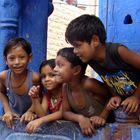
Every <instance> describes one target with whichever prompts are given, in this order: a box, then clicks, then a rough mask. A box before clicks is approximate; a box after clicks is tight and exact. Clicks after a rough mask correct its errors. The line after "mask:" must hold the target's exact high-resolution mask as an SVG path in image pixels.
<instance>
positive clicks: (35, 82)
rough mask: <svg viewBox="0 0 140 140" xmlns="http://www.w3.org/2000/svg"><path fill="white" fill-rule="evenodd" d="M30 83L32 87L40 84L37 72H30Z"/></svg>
mask: <svg viewBox="0 0 140 140" xmlns="http://www.w3.org/2000/svg"><path fill="white" fill-rule="evenodd" d="M32 81H33V84H34V85H38V84H40V74H39V73H37V72H34V71H33V72H32Z"/></svg>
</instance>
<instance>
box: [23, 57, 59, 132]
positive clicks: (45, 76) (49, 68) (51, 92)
mask: <svg viewBox="0 0 140 140" xmlns="http://www.w3.org/2000/svg"><path fill="white" fill-rule="evenodd" d="M54 67H55V60H54V59H50V60H46V61H44V62H42V64H41V66H40V73H41V81H42V86H43V87H44V89H47V92H46V93H45V94H44V95H43V99H42V103H40V100H39V96H38V94H39V89H40V87H39V86H33V87H32V88H31V89H30V92H29V95H30V96H31V98H32V103H33V104H32V107H33V109H34V112H35V113H36V114H37V116H38V117H39V118H38V119H36V120H34V121H31V122H29V123H28V125H27V127H26V130H27V132H28V133H33V132H34V131H35V130H36V129H37V128H38V127H39V126H40V125H41V124H43V123H48V122H51V121H55V120H58V119H61V117H62V111H61V110H62V109H61V105H62V84H61V83H58V82H56V80H55V74H54V70H53V69H54ZM48 111H49V113H50V114H48V115H46V113H47V112H48Z"/></svg>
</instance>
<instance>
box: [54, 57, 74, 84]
mask: <svg viewBox="0 0 140 140" xmlns="http://www.w3.org/2000/svg"><path fill="white" fill-rule="evenodd" d="M55 63H56V66H55V68H54V70H55V74H56V81H58V82H63V83H64V82H70V81H71V79H72V77H73V67H72V65H71V63H70V62H69V61H68V60H67V59H65V58H64V57H62V56H60V55H58V56H57V57H56V59H55Z"/></svg>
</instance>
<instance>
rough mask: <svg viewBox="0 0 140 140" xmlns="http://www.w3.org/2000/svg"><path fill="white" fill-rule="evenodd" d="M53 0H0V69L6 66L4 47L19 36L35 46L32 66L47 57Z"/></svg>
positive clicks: (37, 64) (35, 65)
mask: <svg viewBox="0 0 140 140" xmlns="http://www.w3.org/2000/svg"><path fill="white" fill-rule="evenodd" d="M51 2H52V0H41V1H38V0H0V71H1V70H3V69H4V68H5V63H4V59H3V48H4V46H5V44H6V42H7V41H8V40H9V39H10V38H13V37H16V36H19V37H24V38H25V39H27V40H28V41H29V42H30V43H31V45H32V48H33V61H32V63H31V64H30V67H31V68H32V69H33V70H36V71H38V66H39V64H40V63H41V61H42V60H44V59H45V58H46V49H47V45H46V42H47V25H48V23H47V21H48V16H49V15H50V14H51V13H52V11H53V5H52V3H51Z"/></svg>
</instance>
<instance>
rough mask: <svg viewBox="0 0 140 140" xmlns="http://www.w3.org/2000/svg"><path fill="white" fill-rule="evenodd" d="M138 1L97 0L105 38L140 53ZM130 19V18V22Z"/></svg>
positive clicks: (139, 10)
mask: <svg viewBox="0 0 140 140" xmlns="http://www.w3.org/2000/svg"><path fill="white" fill-rule="evenodd" d="M139 5H140V1H139V0H135V1H134V0H124V1H122V0H99V16H100V18H101V20H102V21H103V23H104V25H105V27H106V30H107V40H108V41H111V42H118V43H122V44H124V45H126V46H128V47H129V48H130V49H132V50H134V51H136V52H138V53H140V39H139V37H140V28H139V27H140V6H139ZM130 19H131V20H132V21H131V22H132V23H131V22H129V21H130Z"/></svg>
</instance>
